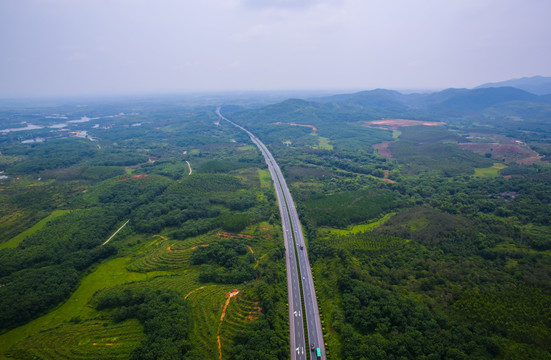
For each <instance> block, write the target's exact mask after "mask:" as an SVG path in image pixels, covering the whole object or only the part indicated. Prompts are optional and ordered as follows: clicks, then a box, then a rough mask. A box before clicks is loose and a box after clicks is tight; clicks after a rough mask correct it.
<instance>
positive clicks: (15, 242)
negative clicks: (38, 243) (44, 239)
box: [0, 210, 71, 250]
mask: <svg viewBox="0 0 551 360" xmlns="http://www.w3.org/2000/svg"><path fill="white" fill-rule="evenodd" d="M70 211H71V210H54V211H53V212H52V213H51V214H50V215H48V216H46V217H45V218H44V219H42V220H40V221H39V222H37V223H36V224H34V226H33V227H31V228H29V229H27V230H25V231H23V232H22V233H20V234H19V235H17V236H15V237H13V238H11V239H10V240H8V241H6V242H5V243H2V244H0V250H2V249H4V248H16V247H17V246H18V245H19V243H20V242H21V241H23V239H25V238H26V237H27V236H29V235H32V234H34V233H35V232H37V231H38V230H40V229H42V228H43V227H44V226H46V224H47V223H48V222H49V221H50V220H53V219H55V218H57V217H60V216H61V215H65V214H67V213H68V212H70Z"/></svg>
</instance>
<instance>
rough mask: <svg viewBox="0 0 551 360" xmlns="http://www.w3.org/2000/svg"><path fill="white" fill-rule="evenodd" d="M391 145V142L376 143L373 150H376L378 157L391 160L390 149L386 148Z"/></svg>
mask: <svg viewBox="0 0 551 360" xmlns="http://www.w3.org/2000/svg"><path fill="white" fill-rule="evenodd" d="M391 143H392V141H383V142H382V143H378V144H375V145H373V149H375V150H377V152H378V153H379V155H381V156H382V157H385V158H388V159H390V158H392V152H390V149H389V148H388V146H389V145H390V144H391Z"/></svg>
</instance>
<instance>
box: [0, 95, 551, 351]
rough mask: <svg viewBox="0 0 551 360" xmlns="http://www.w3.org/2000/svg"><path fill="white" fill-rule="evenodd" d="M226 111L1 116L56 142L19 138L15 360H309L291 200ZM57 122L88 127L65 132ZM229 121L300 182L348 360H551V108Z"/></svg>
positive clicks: (124, 107) (272, 115)
mask: <svg viewBox="0 0 551 360" xmlns="http://www.w3.org/2000/svg"><path fill="white" fill-rule="evenodd" d="M264 103H265V102H264ZM215 105H218V104H213V105H212V106H211V105H204V104H202V105H197V104H191V103H190V104H184V105H182V102H179V101H178V99H174V98H170V99H164V100H162V101H161V100H157V102H155V101H153V100H151V99H147V100H143V101H139V100H133V101H129V100H126V101H124V100H120V101H118V102H112V103H109V104H103V103H101V102H99V101H98V102H91V103H90V105H89V106H88V107H87V109H86V112H84V110H83V108H82V107H79V106H77V104H76V103H71V102H67V103H65V104H63V105H55V106H53V105H52V106H50V107H48V106H45V105H40V106H38V105H37V106H35V107H33V106H32V105H29V104H25V105H24V106H23V105H10V106H7V105H6V106H4V107H0V115H1V116H2V118H3V119H4V120H3V121H4V123H2V128H10V127H14V126H17V124H20V123H21V122H27V123H28V124H34V125H37V127H40V128H37V129H35V130H29V131H21V132H17V133H16V132H5V133H2V135H1V136H0V171H1V175H2V177H1V178H0V205H1V206H0V309H1V310H2V311H1V312H0V359H4V358H5V359H35V358H75V359H77V358H78V359H83V358H113V359H127V358H132V359H157V358H166V359H178V358H180V359H268V358H269V359H287V358H289V353H290V350H291V349H289V322H288V307H287V301H288V299H287V280H286V270H285V249H284V246H283V239H282V234H281V224H280V219H279V216H280V213H279V209H278V207H277V203H276V197H275V193H274V189H273V184H272V181H271V178H270V174H269V172H268V170H267V167H266V165H265V163H264V159H263V157H262V156H261V154H260V152H259V151H258V150H257V149H256V148H255V147H254V146H253V144H252V142H251V141H250V139H249V138H248V137H247V135H246V134H245V133H244V132H242V131H240V130H239V129H236V128H235V127H233V126H231V125H230V124H228V123H225V122H223V121H222V122H221V121H220V120H219V118H218V117H217V115H216V113H215V109H216V106H215ZM53 113H55V114H64V115H66V116H68V117H69V118H80V117H82V116H88V117H89V118H88V119H89V120H86V121H83V122H76V123H71V124H65V126H66V129H65V130H60V129H62V128H57V127H55V126H56V121H57V120H55V119H53V118H51V117H49V116H50V114H53ZM222 113H223V114H225V116H227V117H228V118H229V119H231V120H232V121H235V122H237V123H239V124H240V125H242V126H245V127H247V128H248V129H249V130H250V131H252V132H253V133H254V134H255V135H256V136H258V137H259V138H260V139H261V140H262V141H263V142H264V143H265V144H266V145H267V146H268V148H269V149H270V151H271V152H272V153H273V155H274V157H275V158H276V160H277V162H278V164H279V166H280V167H281V169H282V171H283V173H284V176H285V178H286V180H287V183H288V185H289V188H290V190H291V193H292V195H293V198H294V201H295V202H296V205H297V210H298V212H299V215H300V219H301V223H302V226H303V229H304V233H305V235H306V239H307V248H308V254H309V257H310V261H311V265H312V272H313V275H314V279H315V286H316V294H317V297H318V303H319V307H320V313H321V317H322V324H323V331H324V339H325V342H326V344H325V347H326V351H327V358H328V359H526V358H530V359H551V347H550V342H549V339H551V311H550V310H549V309H551V223H550V219H551V195H550V192H549V184H550V183H551V166H550V165H549V162H548V159H547V155H548V154H549V153H550V151H551V150H550V149H551V142H550V139H551V127H550V126H549V122H548V119H549V117H548V115H550V114H551V107H550V105H549V102H548V100H547V98H546V97H544V96H536V95H534V96H531V95H526V94H525V93H524V92H519V91H516V90H511V89H501V90H499V89H498V90H496V89H486V90H480V89H478V90H476V91H474V90H473V91H471V90H458V89H455V90H448V91H443V92H438V93H433V94H411V95H403V94H400V93H397V92H392V91H387V90H375V91H367V92H361V93H356V94H343V95H336V96H330V97H324V98H315V99H307V100H299V99H290V100H286V101H283V102H281V103H277V104H271V105H268V106H264V105H262V106H260V105H255V104H250V103H248V104H247V106H237V105H230V104H228V106H223V107H222ZM51 126H54V127H51ZM0 130H1V129H0Z"/></svg>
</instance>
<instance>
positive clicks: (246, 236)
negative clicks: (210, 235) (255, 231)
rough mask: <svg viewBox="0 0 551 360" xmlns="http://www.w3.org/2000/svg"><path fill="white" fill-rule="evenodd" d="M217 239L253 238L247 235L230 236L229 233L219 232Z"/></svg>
mask: <svg viewBox="0 0 551 360" xmlns="http://www.w3.org/2000/svg"><path fill="white" fill-rule="evenodd" d="M216 235H218V237H221V238H222V237H223V238H225V239H236V238H241V239H242V238H246V239H252V238H253V236H252V235H247V234H231V233H227V232H219V233H218V234H216Z"/></svg>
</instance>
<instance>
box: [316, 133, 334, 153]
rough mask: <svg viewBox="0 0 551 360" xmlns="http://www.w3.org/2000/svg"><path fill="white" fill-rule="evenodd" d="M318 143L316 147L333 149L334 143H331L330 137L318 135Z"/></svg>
mask: <svg viewBox="0 0 551 360" xmlns="http://www.w3.org/2000/svg"><path fill="white" fill-rule="evenodd" d="M317 138H318V145H317V146H314V149H323V150H333V145H331V144H329V138H326V137H323V136H318V137H317Z"/></svg>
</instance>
